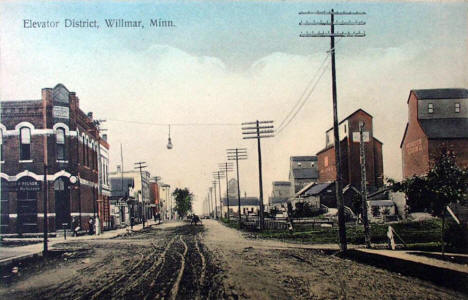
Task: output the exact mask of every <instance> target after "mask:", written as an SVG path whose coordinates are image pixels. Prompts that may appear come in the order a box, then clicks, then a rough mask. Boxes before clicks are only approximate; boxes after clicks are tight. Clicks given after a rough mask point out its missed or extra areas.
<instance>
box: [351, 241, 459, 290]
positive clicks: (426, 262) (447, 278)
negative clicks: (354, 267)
mask: <svg viewBox="0 0 468 300" xmlns="http://www.w3.org/2000/svg"><path fill="white" fill-rule="evenodd" d="M413 253H426V254H427V253H430V252H423V251H392V250H377V249H362V248H361V249H354V250H350V251H348V253H347V254H346V255H347V257H349V258H351V259H353V260H355V261H358V262H361V263H366V264H370V265H373V266H376V267H379V268H383V269H387V270H389V271H391V272H396V273H399V274H403V275H406V276H413V277H418V278H420V279H423V280H427V281H431V282H433V283H435V284H436V285H440V286H445V287H448V288H451V289H454V290H456V291H460V292H462V293H465V294H468V266H467V265H466V264H458V263H453V262H448V261H444V260H440V259H434V258H430V257H424V256H420V255H416V254H413ZM437 254H439V253H437ZM446 255H447V256H457V257H463V258H466V257H468V255H466V254H453V253H447V254H446Z"/></svg>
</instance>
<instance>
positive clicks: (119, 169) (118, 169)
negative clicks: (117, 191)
mask: <svg viewBox="0 0 468 300" xmlns="http://www.w3.org/2000/svg"><path fill="white" fill-rule="evenodd" d="M120 172H122V167H121V166H120V165H117V173H120Z"/></svg>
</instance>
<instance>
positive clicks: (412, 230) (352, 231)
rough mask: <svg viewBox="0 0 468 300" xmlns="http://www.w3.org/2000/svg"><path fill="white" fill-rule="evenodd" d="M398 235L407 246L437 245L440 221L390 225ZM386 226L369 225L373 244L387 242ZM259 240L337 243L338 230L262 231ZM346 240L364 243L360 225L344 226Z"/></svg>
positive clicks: (353, 242)
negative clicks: (417, 244)
mask: <svg viewBox="0 0 468 300" xmlns="http://www.w3.org/2000/svg"><path fill="white" fill-rule="evenodd" d="M391 226H392V227H393V228H394V229H395V230H396V232H397V233H398V235H400V236H401V238H402V239H403V240H404V241H405V243H407V244H413V243H439V241H440V230H441V221H440V220H438V219H433V220H426V221H421V222H401V223H396V224H391ZM387 230H388V225H383V224H371V227H370V231H371V239H372V242H373V243H386V242H387ZM255 234H256V235H257V236H258V237H261V238H274V239H282V240H288V239H290V240H297V241H302V242H306V243H313V244H326V243H336V242H337V241H338V228H336V227H334V228H314V229H310V228H309V229H307V228H305V227H304V228H300V227H299V228H298V230H297V231H295V232H291V233H290V232H288V231H284V230H281V231H279V230H275V231H264V232H258V233H255ZM346 238H347V241H348V243H350V244H363V243H364V228H363V226H362V225H358V226H356V225H350V224H347V226H346Z"/></svg>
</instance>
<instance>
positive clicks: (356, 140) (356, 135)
mask: <svg viewBox="0 0 468 300" xmlns="http://www.w3.org/2000/svg"><path fill="white" fill-rule="evenodd" d="M360 138H361V135H360V133H359V131H355V132H353V142H354V143H359V142H360ZM362 139H363V140H364V143H368V142H369V140H370V139H369V131H364V132H363V133H362Z"/></svg>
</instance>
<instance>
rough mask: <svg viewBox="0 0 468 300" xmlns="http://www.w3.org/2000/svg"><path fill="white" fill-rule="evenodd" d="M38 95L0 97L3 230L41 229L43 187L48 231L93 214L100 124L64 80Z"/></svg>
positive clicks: (85, 224) (23, 232)
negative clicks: (16, 98) (19, 98)
mask: <svg viewBox="0 0 468 300" xmlns="http://www.w3.org/2000/svg"><path fill="white" fill-rule="evenodd" d="M41 95H42V97H41V99H39V100H26V101H3V102H0V108H1V112H0V116H1V118H0V137H1V139H0V141H1V144H0V148H1V151H0V152H1V155H0V156H1V163H0V168H1V169H0V177H1V201H0V204H1V223H0V225H1V233H2V234H3V235H5V234H6V235H8V234H21V235H28V234H32V235H34V234H38V233H40V232H43V230H44V226H43V224H44V219H43V217H44V206H43V199H44V198H45V197H44V196H45V192H44V191H46V192H47V198H48V202H47V220H48V231H49V232H51V233H54V232H56V231H57V230H61V229H63V228H71V226H72V222H75V224H76V225H79V226H80V227H81V228H82V229H83V230H87V229H88V220H89V218H91V217H94V216H96V214H97V199H98V197H99V195H98V161H99V159H98V155H97V154H98V147H99V146H98V141H99V138H98V136H99V128H98V127H97V126H96V123H95V122H94V121H93V119H92V114H89V115H86V114H85V113H84V112H83V111H81V109H80V102H79V98H78V97H77V96H76V94H75V93H74V92H70V91H69V90H68V89H67V88H66V87H65V86H63V85H62V84H58V85H57V86H55V87H54V88H44V89H42V94H41ZM44 179H45V180H44ZM44 183H45V184H44Z"/></svg>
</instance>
